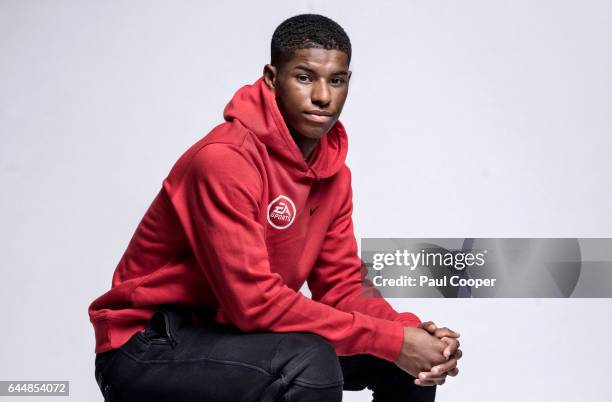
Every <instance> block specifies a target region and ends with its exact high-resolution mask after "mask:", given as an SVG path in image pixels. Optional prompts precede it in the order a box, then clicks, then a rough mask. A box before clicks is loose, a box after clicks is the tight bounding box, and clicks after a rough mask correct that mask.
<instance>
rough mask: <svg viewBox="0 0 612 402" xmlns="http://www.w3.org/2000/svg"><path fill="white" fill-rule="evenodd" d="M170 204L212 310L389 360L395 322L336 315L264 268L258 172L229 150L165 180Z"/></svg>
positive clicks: (218, 149)
mask: <svg viewBox="0 0 612 402" xmlns="http://www.w3.org/2000/svg"><path fill="white" fill-rule="evenodd" d="M168 188H169V189H168V190H169V194H170V199H171V202H172V203H173V205H174V207H175V210H176V212H177V214H178V217H179V220H180V222H181V225H182V227H183V229H184V232H185V235H186V237H187V239H188V242H189V244H190V246H191V248H192V249H193V252H194V254H195V257H196V259H197V261H198V264H199V265H200V267H201V269H202V271H203V273H204V275H205V277H206V279H207V281H208V282H209V284H210V286H211V288H212V290H213V292H214V294H215V297H216V299H217V301H218V303H219V305H220V306H221V307H222V308H223V309H224V310H225V312H226V313H227V317H228V318H229V319H230V320H231V321H232V323H233V324H234V325H236V326H237V327H238V328H240V329H241V330H243V331H247V332H253V331H269V332H311V333H314V334H317V335H320V336H322V337H323V338H325V339H327V340H328V341H329V342H330V343H331V344H332V346H334V348H335V349H336V352H337V353H338V354H339V355H351V354H363V353H368V354H372V355H375V356H378V357H381V358H383V359H386V360H389V361H394V360H395V359H396V358H397V356H398V355H399V352H400V350H401V346H402V344H403V329H402V326H401V324H400V323H398V322H391V321H388V320H383V319H379V318H374V317H371V316H369V315H367V314H364V313H361V312H358V311H352V312H345V311H340V310H338V309H336V308H334V307H331V306H328V305H326V304H324V303H320V302H317V301H313V300H311V299H309V298H307V297H305V296H304V295H302V294H301V293H299V292H296V291H294V290H293V289H291V288H289V287H288V286H287V285H286V284H285V283H284V282H283V279H282V277H281V276H280V275H279V274H278V273H275V272H272V271H271V269H270V264H269V258H268V253H267V247H266V243H265V237H264V231H265V227H264V226H263V225H262V223H260V221H259V219H258V217H259V216H260V211H261V210H262V205H260V204H261V199H262V197H261V195H262V191H263V182H262V178H261V176H260V174H259V171H258V169H257V168H256V166H255V165H254V164H253V162H252V161H250V160H249V159H248V158H246V157H245V156H244V155H243V153H242V152H241V148H240V147H238V146H236V145H230V144H219V143H212V144H208V145H206V146H204V147H203V148H202V149H201V150H200V151H198V152H197V154H196V155H195V156H194V158H193V159H192V161H191V163H190V165H189V167H188V168H187V169H186V173H185V174H184V175H183V178H182V180H180V181H179V182H178V183H174V184H173V185H172V186H171V185H170V184H169V183H168Z"/></svg>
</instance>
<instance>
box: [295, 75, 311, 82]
mask: <svg viewBox="0 0 612 402" xmlns="http://www.w3.org/2000/svg"><path fill="white" fill-rule="evenodd" d="M297 79H298V81H299V82H303V83H307V82H310V81H312V80H311V79H310V77H309V76H307V75H306V74H300V75H298V76H297Z"/></svg>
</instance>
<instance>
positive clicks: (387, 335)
mask: <svg viewBox="0 0 612 402" xmlns="http://www.w3.org/2000/svg"><path fill="white" fill-rule="evenodd" d="M403 345H404V325H402V323H400V322H398V321H389V320H383V319H378V320H376V329H375V331H374V334H373V335H372V343H371V344H370V349H371V350H372V354H373V355H375V356H378V357H380V358H383V359H385V360H388V361H390V362H395V360H397V358H398V356H399V354H400V352H401V350H402V346H403Z"/></svg>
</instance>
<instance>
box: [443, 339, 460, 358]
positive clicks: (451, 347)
mask: <svg viewBox="0 0 612 402" xmlns="http://www.w3.org/2000/svg"><path fill="white" fill-rule="evenodd" d="M440 340H441V341H443V342H446V343H447V344H448V346H447V347H446V348H444V352H442V354H443V355H444V357H446V359H449V358H450V357H451V356H452V355H454V354H455V353H456V352H457V350H458V349H459V345H460V343H459V341H458V340H456V339H455V338H448V337H446V336H445V337H444V338H441V339H440Z"/></svg>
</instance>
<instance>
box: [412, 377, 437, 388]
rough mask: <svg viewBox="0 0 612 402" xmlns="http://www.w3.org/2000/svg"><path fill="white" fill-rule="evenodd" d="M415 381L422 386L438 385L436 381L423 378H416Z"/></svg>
mask: <svg viewBox="0 0 612 402" xmlns="http://www.w3.org/2000/svg"><path fill="white" fill-rule="evenodd" d="M414 383H415V384H416V385H420V386H422V387H431V386H434V385H436V383H435V382H433V381H422V380H419V379H418V378H417V379H416V380H414Z"/></svg>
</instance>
